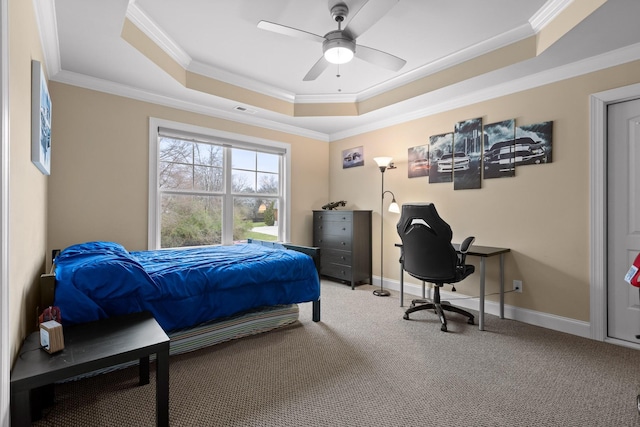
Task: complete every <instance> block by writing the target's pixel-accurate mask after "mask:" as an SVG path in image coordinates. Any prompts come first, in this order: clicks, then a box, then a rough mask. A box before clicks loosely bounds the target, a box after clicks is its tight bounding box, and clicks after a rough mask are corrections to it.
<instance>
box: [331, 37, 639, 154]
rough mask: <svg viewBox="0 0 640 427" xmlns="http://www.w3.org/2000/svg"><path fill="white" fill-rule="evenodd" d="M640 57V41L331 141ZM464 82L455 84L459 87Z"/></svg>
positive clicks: (333, 136) (336, 135) (342, 134)
mask: <svg viewBox="0 0 640 427" xmlns="http://www.w3.org/2000/svg"><path fill="white" fill-rule="evenodd" d="M639 59H640V43H637V44H633V45H630V46H627V47H624V48H620V49H617V50H613V51H611V52H607V53H604V54H602V55H597V56H594V57H591V58H587V59H584V60H581V61H577V62H573V63H571V64H567V65H563V66H559V67H556V68H553V69H550V70H546V71H543V72H540V73H537V74H533V75H530V76H527V77H522V78H519V79H514V80H511V81H509V82H506V83H503V84H499V85H493V86H488V87H483V88H482V89H479V90H477V91H473V92H469V91H461V92H463V93H464V95H460V96H454V97H449V98H448V99H447V100H446V101H444V102H440V103H432V102H430V103H427V104H429V107H426V108H423V109H419V110H416V111H412V112H411V113H407V114H398V115H393V114H389V115H388V116H390V117H391V118H389V119H386V120H379V121H375V122H374V123H371V124H367V125H364V126H359V127H354V128H351V129H349V130H346V131H343V132H337V133H333V134H330V135H329V137H330V140H331V141H337V140H340V139H344V138H348V137H351V136H356V135H360V134H362V133H365V132H371V131H375V130H378V129H383V128H387V127H390V126H394V125H398V124H401V123H406V122H409V121H411V120H416V119H421V118H423V117H427V116H430V115H434V114H438V113H443V112H445V111H449V110H453V109H455V108H461V107H465V106H467V105H472V104H476V103H479V102H483V101H488V100H490V99H495V98H499V97H501V96H506V95H510V94H513V93H517V92H522V91H524V90H528V89H533V88H536V87H540V86H544V85H547V84H551V83H555V82H558V81H562V80H566V79H570V78H573V77H579V76H581V75H585V74H589V73H593V72H596V71H599V70H603V69H606V68H611V67H615V66H617V65H622V64H625V63H627V62H631V61H635V60H639ZM462 83H464V82H462ZM462 83H460V84H462ZM460 84H458V85H455V86H459V85H460ZM451 89H452V90H455V87H453V88H451Z"/></svg>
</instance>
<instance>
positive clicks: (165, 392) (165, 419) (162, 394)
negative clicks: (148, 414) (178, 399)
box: [156, 344, 169, 427]
mask: <svg viewBox="0 0 640 427" xmlns="http://www.w3.org/2000/svg"><path fill="white" fill-rule="evenodd" d="M156 425H157V426H158V427H169V344H167V346H166V348H165V349H163V350H161V351H159V352H157V353H156Z"/></svg>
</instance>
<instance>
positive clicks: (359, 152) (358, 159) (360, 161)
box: [342, 147, 364, 169]
mask: <svg viewBox="0 0 640 427" xmlns="http://www.w3.org/2000/svg"><path fill="white" fill-rule="evenodd" d="M356 166H364V153H363V148H362V147H355V148H349V149H347V150H342V169H347V168H354V167H356Z"/></svg>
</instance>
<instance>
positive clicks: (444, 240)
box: [397, 203, 458, 283]
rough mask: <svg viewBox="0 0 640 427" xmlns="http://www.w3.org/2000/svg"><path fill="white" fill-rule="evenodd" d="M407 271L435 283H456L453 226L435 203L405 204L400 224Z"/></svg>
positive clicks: (398, 227)
mask: <svg viewBox="0 0 640 427" xmlns="http://www.w3.org/2000/svg"><path fill="white" fill-rule="evenodd" d="M397 229H398V234H399V235H400V239H401V240H402V256H403V261H402V262H403V268H404V270H405V271H406V272H407V273H409V274H410V275H412V276H413V277H416V278H418V279H420V280H425V281H427V282H432V283H438V282H442V283H452V282H453V281H456V277H457V274H456V267H457V265H458V254H457V252H456V250H455V248H454V247H453V246H452V245H451V238H452V237H453V233H452V231H451V227H450V226H449V224H447V223H446V222H445V221H444V220H443V219H442V218H440V215H438V211H437V210H436V207H435V206H434V205H433V204H432V203H415V204H403V205H402V215H401V216H400V221H399V222H398V225H397Z"/></svg>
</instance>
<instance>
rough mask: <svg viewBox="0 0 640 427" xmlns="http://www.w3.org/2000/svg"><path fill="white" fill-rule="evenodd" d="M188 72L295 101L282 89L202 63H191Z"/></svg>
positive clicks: (293, 94)
mask: <svg viewBox="0 0 640 427" xmlns="http://www.w3.org/2000/svg"><path fill="white" fill-rule="evenodd" d="M188 71H191V72H193V73H196V74H200V75H202V76H205V77H209V78H212V79H214V80H219V81H221V82H224V83H228V84H231V85H234V86H239V87H241V88H243V89H248V90H250V91H253V92H257V93H259V94H262V95H267V96H270V97H273V98H276V99H280V100H282V101H286V102H292V103H293V102H294V101H295V100H296V94H295V93H293V92H288V91H286V90H284V89H280V88H277V87H275V86H272V85H268V84H266V83H262V82H260V81H257V80H254V79H251V78H248V77H244V76H241V75H239V74H238V73H232V72H230V71H226V70H224V69H222V68H218V67H214V66H212V65H208V64H204V63H202V62H198V61H192V62H191V64H190V65H189V68H188Z"/></svg>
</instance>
